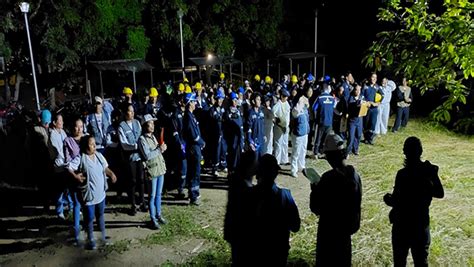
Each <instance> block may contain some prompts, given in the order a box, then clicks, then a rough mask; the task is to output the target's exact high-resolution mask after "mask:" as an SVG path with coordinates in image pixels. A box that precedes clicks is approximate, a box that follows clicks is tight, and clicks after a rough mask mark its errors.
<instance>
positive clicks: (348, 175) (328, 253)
mask: <svg viewBox="0 0 474 267" xmlns="http://www.w3.org/2000/svg"><path fill="white" fill-rule="evenodd" d="M323 150H324V153H325V154H326V159H327V161H328V162H329V164H330V165H331V167H332V170H329V171H327V172H325V173H324V174H323V175H322V176H321V179H320V181H319V183H317V184H314V183H313V184H311V195H310V208H311V211H312V212H313V213H314V214H316V215H319V225H318V235H317V239H318V240H317V243H316V266H351V251H352V248H351V246H352V243H351V235H352V234H354V233H355V232H357V231H358V230H359V227H360V205H361V199H362V185H361V179H360V176H359V174H358V173H357V171H356V170H355V169H354V167H353V166H351V165H346V163H345V160H344V159H345V157H346V153H347V152H346V150H345V148H344V141H343V140H342V139H341V137H339V135H336V134H334V133H330V134H329V135H328V136H327V137H326V140H325V142H324V147H323Z"/></svg>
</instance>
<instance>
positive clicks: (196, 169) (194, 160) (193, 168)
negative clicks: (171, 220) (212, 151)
mask: <svg viewBox="0 0 474 267" xmlns="http://www.w3.org/2000/svg"><path fill="white" fill-rule="evenodd" d="M201 158H202V154H201V147H200V146H199V145H193V146H191V147H189V148H188V150H187V151H186V161H187V166H188V169H187V173H186V182H187V184H188V188H189V198H190V199H191V202H193V201H196V200H197V198H198V197H199V186H200V183H201Z"/></svg>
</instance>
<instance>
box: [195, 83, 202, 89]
mask: <svg viewBox="0 0 474 267" xmlns="http://www.w3.org/2000/svg"><path fill="white" fill-rule="evenodd" d="M194 87H196V90H201V89H202V85H201V83H200V82H197V83H196V84H195V85H194Z"/></svg>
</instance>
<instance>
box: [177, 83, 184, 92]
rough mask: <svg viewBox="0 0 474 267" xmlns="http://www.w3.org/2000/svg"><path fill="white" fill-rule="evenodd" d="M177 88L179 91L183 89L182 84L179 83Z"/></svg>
mask: <svg viewBox="0 0 474 267" xmlns="http://www.w3.org/2000/svg"><path fill="white" fill-rule="evenodd" d="M178 90H179V91H181V92H182V91H184V84H182V83H180V84H179V85H178Z"/></svg>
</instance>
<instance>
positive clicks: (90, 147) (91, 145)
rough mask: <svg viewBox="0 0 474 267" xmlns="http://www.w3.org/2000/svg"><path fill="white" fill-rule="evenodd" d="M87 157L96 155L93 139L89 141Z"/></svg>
mask: <svg viewBox="0 0 474 267" xmlns="http://www.w3.org/2000/svg"><path fill="white" fill-rule="evenodd" d="M86 153H87V155H93V154H94V153H95V138H94V137H91V138H89V141H88V142H87V151H86Z"/></svg>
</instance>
